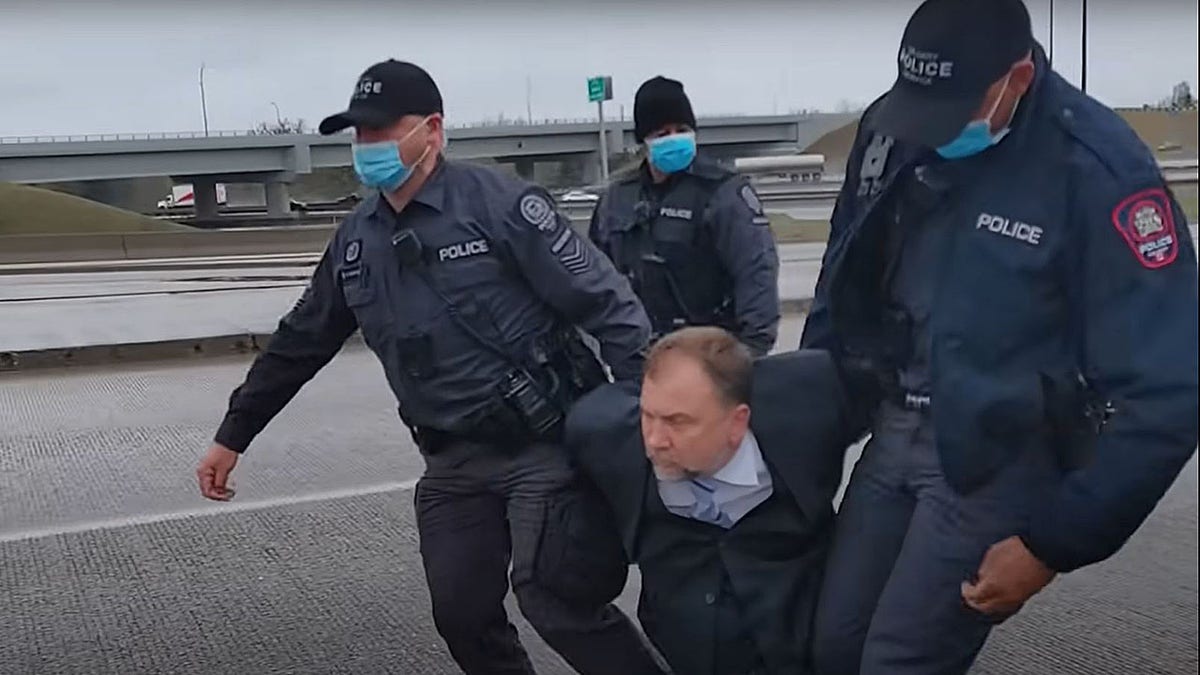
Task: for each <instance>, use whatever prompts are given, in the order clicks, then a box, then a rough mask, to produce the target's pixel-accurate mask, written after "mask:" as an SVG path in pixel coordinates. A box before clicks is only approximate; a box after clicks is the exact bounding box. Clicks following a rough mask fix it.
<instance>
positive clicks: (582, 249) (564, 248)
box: [550, 228, 592, 275]
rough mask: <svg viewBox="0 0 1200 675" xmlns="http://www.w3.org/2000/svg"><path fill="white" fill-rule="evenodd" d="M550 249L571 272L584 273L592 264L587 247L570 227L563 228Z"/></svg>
mask: <svg viewBox="0 0 1200 675" xmlns="http://www.w3.org/2000/svg"><path fill="white" fill-rule="evenodd" d="M550 250H551V251H552V252H553V253H554V255H556V256H558V261H559V262H560V263H562V265H563V267H565V268H567V271H568V272H570V273H571V274H575V275H579V274H583V273H584V272H586V271H587V270H588V268H589V267H590V266H591V262H592V260H591V257H590V256H589V255H588V250H587V247H586V246H584V245H583V243H582V242H580V241H579V238H578V237H576V236H575V233H574V232H573V231H572V230H571V229H570V228H567V229H566V230H563V232H562V234H561V235H559V237H558V240H557V241H555V242H554V245H553V246H551V247H550Z"/></svg>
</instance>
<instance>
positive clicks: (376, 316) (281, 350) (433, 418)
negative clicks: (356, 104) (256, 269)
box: [215, 159, 650, 452]
mask: <svg viewBox="0 0 1200 675" xmlns="http://www.w3.org/2000/svg"><path fill="white" fill-rule="evenodd" d="M403 232H411V233H415V235H416V236H417V237H419V240H420V242H421V243H420V246H421V250H420V252H419V254H420V258H421V261H420V263H419V264H411V263H410V264H406V263H403V262H401V258H402V256H400V255H399V254H398V253H397V250H396V249H397V246H396V244H394V243H393V242H394V239H395V238H396V237H397V235H398V234H400V233H403ZM468 318H469V320H468ZM472 325H474V326H476V327H477V334H476V335H472V334H471V332H470V331H471V330H472V329H471V326H472ZM576 327H577V328H579V329H582V330H584V331H586V332H587V333H589V334H590V335H592V336H593V337H594V338H595V339H596V341H597V342H598V343H599V351H600V355H601V356H602V357H603V360H604V361H605V362H606V363H607V364H608V366H609V367H610V368H611V371H612V375H613V377H614V378H615V379H618V380H625V379H633V378H636V377H638V376H639V375H640V374H641V368H642V361H643V358H644V352H645V347H646V344H647V343H648V340H649V336H650V322H649V319H648V318H647V317H646V313H645V310H644V309H643V308H642V305H641V303H640V302H639V301H638V299H637V296H635V295H634V293H633V289H632V288H630V286H629V283H628V281H627V280H626V279H625V278H624V277H623V276H621V274H620V273H618V272H617V271H616V269H615V268H614V267H613V266H612V264H611V263H610V262H609V261H608V259H607V258H605V257H604V255H603V254H601V253H600V252H599V251H598V250H596V249H595V247H594V246H593V245H592V243H591V242H590V241H589V240H588V239H587V237H585V236H582V235H578V234H576V233H575V231H574V230H573V229H572V227H571V225H570V223H569V222H568V221H567V219H566V218H565V217H564V216H563V215H562V214H561V213H559V211H558V210H557V209H556V208H555V205H554V201H553V198H552V197H551V196H550V195H549V194H548V193H547V192H546V191H545V190H544V189H542V188H540V187H537V186H535V185H532V184H529V183H527V182H525V181H523V180H519V179H517V178H515V177H511V176H507V175H505V174H503V173H501V172H499V171H497V170H495V169H492V168H489V167H482V166H476V165H472V164H467V163H462V162H455V161H449V160H444V159H443V160H439V165H438V167H437V168H436V169H435V170H434V172H433V173H432V174H431V175H430V176H429V178H428V179H427V180H426V182H425V184H424V185H423V186H421V189H420V190H419V191H418V192H417V193H416V195H414V196H413V198H412V200H411V202H410V203H409V204H408V205H407V206H406V207H405V208H404V209H403V210H402V211H401V212H400V213H396V212H395V211H394V210H393V209H392V207H391V206H390V205H389V204H388V202H387V201H386V200H385V199H383V198H382V197H381V196H380V195H373V196H371V197H370V198H369V199H367V200H365V201H364V202H363V203H362V204H360V205H359V206H358V208H356V209H355V210H354V212H353V213H351V214H350V215H349V216H348V217H347V218H346V220H345V221H344V222H343V223H342V224H341V225H340V226H339V227H338V229H337V231H336V232H335V233H334V235H333V237H332V239H331V240H330V242H329V244H328V246H327V247H326V250H325V252H324V254H323V255H322V257H321V260H320V262H319V263H318V264H317V267H316V269H315V270H314V271H313V274H312V278H311V280H310V282H309V285H308V287H307V289H306V290H305V291H304V293H303V294H302V296H301V297H300V300H299V301H298V302H297V303H296V305H295V306H294V307H293V308H292V309H291V310H290V311H289V312H287V314H285V315H284V316H283V318H282V319H281V320H280V322H279V325H278V327H277V328H276V330H275V332H274V334H273V335H272V336H271V339H270V342H269V343H268V345H267V347H266V349H265V350H264V351H263V352H262V353H261V354H260V355H259V356H258V357H257V358H256V359H255V361H254V364H253V365H252V366H251V368H250V370H249V372H248V373H247V375H246V379H245V381H244V382H243V383H242V384H241V385H239V386H238V387H237V388H236V389H235V390H234V392H233V394H232V395H231V397H230V402H229V409H228V412H227V413H226V415H225V418H224V420H223V421H222V423H221V426H220V428H219V429H218V431H217V434H216V439H215V440H216V441H217V442H218V443H221V444H223V445H225V446H226V447H228V448H230V449H232V450H235V451H238V452H241V451H243V450H245V449H246V447H247V446H248V445H249V444H250V442H251V441H252V440H253V439H254V437H255V436H256V435H257V434H258V433H259V432H261V430H262V429H263V428H264V427H265V426H266V425H267V424H268V423H269V422H270V421H271V419H272V418H273V417H274V416H275V415H276V414H277V413H278V412H279V411H280V410H281V409H282V408H283V407H284V406H285V405H286V404H287V403H288V401H290V400H291V399H292V398H293V397H294V396H295V395H296V394H297V393H298V392H299V390H300V389H301V387H303V386H304V384H305V383H307V382H308V381H309V380H310V379H312V378H313V377H314V376H315V375H316V373H317V372H318V371H319V370H320V369H321V368H323V367H324V366H325V364H326V363H328V362H329V361H330V360H331V359H332V358H333V357H334V355H336V354H337V352H338V351H339V350H340V349H341V348H342V345H343V343H344V342H345V341H346V339H347V338H349V337H350V336H351V335H352V334H353V333H354V332H355V331H361V333H362V337H363V340H364V342H365V343H366V345H367V347H368V348H370V350H371V351H372V352H374V353H375V355H376V356H377V357H378V359H379V361H380V364H381V365H382V366H383V371H384V375H385V376H386V377H387V381H388V384H389V385H390V386H391V389H392V391H393V393H394V394H395V396H396V400H397V402H398V404H399V411H400V414H401V416H402V418H403V419H404V421H405V422H406V423H407V424H408V425H409V426H410V427H423V428H430V429H435V430H439V431H443V432H449V433H470V432H471V431H472V430H473V429H474V428H475V426H476V425H477V424H478V422H479V420H480V419H481V418H483V417H484V416H486V414H487V412H488V411H489V410H490V409H492V408H493V407H494V406H495V405H496V386H497V383H498V382H501V381H502V379H503V378H504V376H505V374H506V373H507V372H509V371H510V370H512V368H513V365H514V362H521V360H522V358H523V355H525V354H529V353H532V352H533V351H534V349H535V346H536V344H537V343H538V342H539V341H540V340H543V339H545V338H546V337H547V336H550V335H552V334H554V333H556V332H557V331H560V330H573V329H574V328H576ZM481 339H483V340H487V341H488V342H489V343H490V347H491V348H489V345H484V344H480V343H481Z"/></svg>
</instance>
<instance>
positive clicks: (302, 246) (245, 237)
mask: <svg viewBox="0 0 1200 675" xmlns="http://www.w3.org/2000/svg"><path fill="white" fill-rule="evenodd" d="M335 229H336V228H334V227H332V226H329V225H312V226H296V227H288V228H256V229H237V230H208V231H204V230H198V231H194V232H129V233H125V234H52V235H10V236H4V237H0V264H18V263H54V262H74V261H88V260H150V259H156V258H183V257H217V256H235V255H262V254H264V253H320V252H321V251H322V250H324V248H325V245H326V243H327V242H328V241H329V239H330V237H332V236H333V233H334V230H335Z"/></svg>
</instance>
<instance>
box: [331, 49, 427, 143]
mask: <svg viewBox="0 0 1200 675" xmlns="http://www.w3.org/2000/svg"><path fill="white" fill-rule="evenodd" d="M441 112H443V111H442V94H441V92H439V91H438V87H437V84H436V83H435V82H434V81H433V78H432V77H430V76H429V73H427V72H425V70H424V69H423V68H421V67H420V66H417V65H415V64H412V63H408V62H407V61H396V60H395V59H388V60H387V61H382V62H380V63H376V64H375V65H373V66H371V67H370V68H367V69H366V70H365V71H363V74H362V75H360V76H359V78H358V82H357V83H356V84H355V85H354V93H353V94H351V96H350V105H349V107H347V108H346V110H345V111H344V112H340V113H337V114H336V115H330V116H329V117H326V118H325V119H324V120H322V121H321V125H320V127H318V130H319V131H320V132H321V133H322V134H325V135H329V134H335V133H337V132H339V131H341V130H343V129H346V128H349V127H359V126H362V127H371V128H382V127H386V126H388V125H390V124H393V123H395V122H396V120H398V119H400V118H401V117H404V116H405V115H432V114H433V113H441Z"/></svg>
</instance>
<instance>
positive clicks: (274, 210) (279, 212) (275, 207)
mask: <svg viewBox="0 0 1200 675" xmlns="http://www.w3.org/2000/svg"><path fill="white" fill-rule="evenodd" d="M264 186H265V191H266V195H267V215H268V216H270V217H272V218H283V217H286V216H290V215H291V214H292V195H291V191H290V190H289V189H288V184H287V183H284V182H282V181H271V182H267V183H265V184H264Z"/></svg>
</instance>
